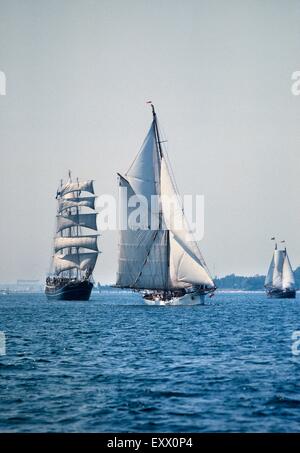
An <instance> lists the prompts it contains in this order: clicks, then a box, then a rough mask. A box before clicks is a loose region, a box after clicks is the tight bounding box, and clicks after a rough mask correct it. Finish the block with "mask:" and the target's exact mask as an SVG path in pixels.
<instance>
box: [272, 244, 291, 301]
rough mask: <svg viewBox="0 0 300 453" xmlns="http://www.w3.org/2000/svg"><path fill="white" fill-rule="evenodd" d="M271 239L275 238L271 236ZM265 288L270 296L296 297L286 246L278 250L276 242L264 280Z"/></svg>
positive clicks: (277, 297) (281, 297)
mask: <svg viewBox="0 0 300 453" xmlns="http://www.w3.org/2000/svg"><path fill="white" fill-rule="evenodd" d="M272 240H275V238H272ZM282 242H284V241H282ZM265 288H266V293H267V295H268V296H269V297H272V298H276V299H295V297H296V284H295V278H294V273H293V270H292V266H291V263H290V260H289V257H288V254H287V250H286V247H284V249H283V250H278V247H277V243H276V242H275V250H274V253H273V256H272V260H271V264H270V267H269V270H268V274H267V276H266V280H265Z"/></svg>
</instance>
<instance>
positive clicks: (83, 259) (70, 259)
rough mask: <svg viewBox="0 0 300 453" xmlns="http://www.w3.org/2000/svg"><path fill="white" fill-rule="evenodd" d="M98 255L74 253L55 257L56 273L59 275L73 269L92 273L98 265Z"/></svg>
mask: <svg viewBox="0 0 300 453" xmlns="http://www.w3.org/2000/svg"><path fill="white" fill-rule="evenodd" d="M97 257H98V253H74V254H68V255H64V256H58V255H54V258H53V264H54V272H55V274H56V275H59V274H60V273H61V272H63V271H68V270H71V269H80V270H81V271H85V270H89V271H90V272H92V271H93V270H94V267H95V265H96V261H97Z"/></svg>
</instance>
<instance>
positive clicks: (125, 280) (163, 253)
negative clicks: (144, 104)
mask: <svg viewBox="0 0 300 453" xmlns="http://www.w3.org/2000/svg"><path fill="white" fill-rule="evenodd" d="M119 176H120V175H119ZM119 186H120V188H122V189H124V188H126V189H127V199H126V200H123V202H125V203H126V204H127V219H128V218H130V215H131V212H132V211H133V209H134V208H130V207H128V201H129V199H130V197H132V196H133V195H137V196H141V195H142V196H144V197H145V198H146V199H147V202H148V219H149V225H148V228H147V227H146V228H145V226H144V228H140V229H138V230H133V229H130V228H128V225H127V228H124V229H122V230H121V231H120V239H119V266H118V274H117V285H118V286H121V287H130V288H136V289H153V290H172V289H176V288H177V289H179V288H187V287H190V286H202V287H203V288H204V289H206V290H210V289H214V288H215V285H214V282H213V280H212V278H211V276H210V274H209V271H208V269H207V266H206V264H205V262H204V259H203V257H202V255H201V252H200V249H199V246H198V244H197V242H196V241H195V240H194V238H193V236H192V234H191V233H190V231H189V228H188V225H187V222H186V219H185V217H184V214H183V211H182V208H181V205H180V201H179V196H178V194H177V192H176V189H175V187H174V184H173V182H172V178H171V174H170V171H169V168H168V164H167V162H166V157H165V156H164V153H163V150H162V148H161V142H160V138H159V131H158V126H157V119H156V114H155V111H154V108H153V121H152V123H151V126H150V129H149V132H148V134H147V136H146V139H145V141H144V143H143V145H142V148H141V150H140V152H139V153H138V155H137V157H136V158H135V160H134V161H133V163H132V165H131V166H130V168H129V170H128V171H127V173H126V174H125V175H124V176H120V177H119ZM155 195H156V196H160V200H161V202H160V206H159V209H157V211H156V212H153V210H152V212H151V197H152V196H155ZM164 196H167V197H171V196H172V197H174V198H175V207H174V210H173V211H172V213H173V214H172V216H173V217H171V214H170V211H169V210H168V207H167V206H166V203H165V201H164ZM121 212H122V206H121ZM150 218H151V220H152V222H153V221H154V222H153V223H154V224H155V225H156V229H153V228H151V225H152V223H151V225H150ZM174 220H175V222H174ZM176 220H177V221H178V220H180V222H179V223H178V222H176ZM178 224H179V225H180V227H179V228H176V225H178Z"/></svg>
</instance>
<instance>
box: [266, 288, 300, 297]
mask: <svg viewBox="0 0 300 453" xmlns="http://www.w3.org/2000/svg"><path fill="white" fill-rule="evenodd" d="M266 291H267V296H268V297H270V298H272V299H295V297H296V291H295V290H294V289H287V290H280V289H267V290H266Z"/></svg>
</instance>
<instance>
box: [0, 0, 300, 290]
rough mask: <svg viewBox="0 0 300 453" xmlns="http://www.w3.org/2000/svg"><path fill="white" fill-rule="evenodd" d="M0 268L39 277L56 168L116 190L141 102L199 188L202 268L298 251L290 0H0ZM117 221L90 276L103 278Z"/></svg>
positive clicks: (298, 126) (179, 169) (298, 109)
mask: <svg viewBox="0 0 300 453" xmlns="http://www.w3.org/2000/svg"><path fill="white" fill-rule="evenodd" d="M0 7H1V17H0V42H1V46H0V70H1V71H3V72H4V73H5V75H6V79H7V88H6V95H5V96H0V132H1V135H0V137H1V141H0V144H1V167H0V176H1V181H2V184H3V187H4V191H5V196H4V197H3V200H2V216H1V223H0V234H1V252H2V256H4V259H2V260H1V265H0V281H5V282H9V281H15V280H16V279H18V278H24V279H39V280H41V281H43V279H44V278H45V275H46V273H47V271H48V267H49V263H50V258H51V253H52V248H51V247H52V237H53V229H54V222H55V215H56V200H55V194H56V189H57V187H58V184H59V181H60V179H61V178H64V179H66V178H67V172H68V169H69V168H70V169H71V170H72V173H73V175H74V177H76V176H78V177H79V178H80V179H95V192H96V194H98V195H100V194H104V193H105V194H112V195H114V196H116V197H117V193H118V184H117V177H116V173H117V172H120V173H124V172H125V171H126V170H127V169H128V167H129V165H130V163H131V162H132V160H133V158H134V157H135V155H136V154H137V152H138V150H139V148H140V146H141V144H142V142H143V140H144V137H145V135H146V133H147V130H148V128H149V125H150V122H151V110H150V108H149V106H147V105H146V103H145V102H146V101H148V100H152V101H153V103H154V104H155V106H156V110H157V114H158V118H159V121H160V125H161V126H162V128H163V131H164V135H165V137H166V138H167V140H168V144H167V149H168V155H169V158H170V161H171V164H172V167H173V171H174V174H175V178H176V181H177V185H178V187H179V190H180V193H181V194H204V195H205V236H204V238H203V240H202V241H201V243H200V248H201V251H202V253H203V255H204V258H205V260H206V262H207V265H208V267H209V269H210V271H211V273H212V274H213V275H215V274H217V275H218V276H223V275H226V274H231V273H235V274H237V275H254V274H265V273H266V272H267V268H268V265H269V262H270V258H271V253H272V248H273V244H272V242H271V241H270V238H271V237H272V236H276V237H278V240H280V239H285V240H286V241H287V248H288V252H289V256H290V260H291V264H292V266H293V268H296V267H297V266H299V265H300V240H299V239H300V233H299V232H300V214H299V208H298V207H299V196H300V178H299V168H300V96H293V95H292V93H291V85H292V81H291V75H292V73H293V72H294V71H297V70H298V71H299V70H300V61H299V55H300V27H299V23H300V2H299V1H296V0H288V1H287V2H284V3H283V2H282V3H279V2H270V1H268V2H261V1H259V0H254V1H250V0H244V1H243V2H240V1H235V0H230V1H228V2H226V3H225V2H222V1H221V0H219V1H200V0H188V1H177V0H165V1H163V2H161V1H158V0H154V1H152V2H148V1H146V0H139V1H138V0H127V1H126V2H124V1H121V0H114V1H111V0H101V1H92V0H87V1H83V0H82V1H80V0H73V1H70V0H64V1H58V0H53V1H51V2H47V1H46V0H40V1H39V2H36V1H34V0H27V1H26V2H22V1H21V0H11V1H4V0H0ZM117 243H118V235H117V232H103V234H102V236H101V237H100V239H99V248H100V249H101V251H102V254H101V255H100V256H99V259H98V263H97V266H96V269H95V273H94V275H95V280H96V281H98V280H99V281H100V282H101V283H112V282H114V281H115V274H116V271H117Z"/></svg>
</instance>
